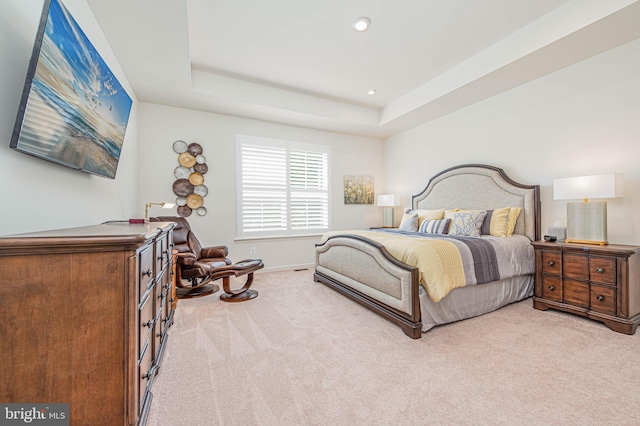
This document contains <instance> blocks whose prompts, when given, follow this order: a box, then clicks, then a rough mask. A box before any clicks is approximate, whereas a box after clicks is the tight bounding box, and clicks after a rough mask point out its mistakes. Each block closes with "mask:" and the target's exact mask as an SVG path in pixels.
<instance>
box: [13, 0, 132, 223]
mask: <svg viewBox="0 0 640 426" xmlns="http://www.w3.org/2000/svg"><path fill="white" fill-rule="evenodd" d="M43 4H44V1H43V0H29V1H24V0H3V1H2V7H1V8H0V200H1V201H0V219H1V220H0V235H6V234H13V233H18V232H28V231H38V230H44V229H53V228H65V227H72V226H82V225H91V224H96V223H99V222H103V221H106V220H110V219H122V218H128V217H130V216H131V215H132V214H133V211H132V209H133V208H135V206H136V205H137V203H138V201H137V186H136V182H137V179H138V156H137V132H138V127H137V102H136V100H135V96H134V93H133V90H132V89H131V87H130V86H129V84H128V82H127V80H126V78H125V76H124V74H123V72H122V70H121V68H120V66H119V64H118V62H117V60H116V58H115V57H114V55H113V52H112V51H111V49H110V48H109V45H108V43H107V41H106V40H105V38H104V35H103V34H102V31H101V30H100V27H99V26H98V24H97V22H96V20H95V18H94V16H93V14H92V13H91V10H90V9H89V7H88V5H87V4H86V2H85V0H65V2H64V4H65V5H66V6H67V8H68V9H69V11H70V12H71V14H72V15H73V16H74V18H75V19H76V21H77V22H78V24H79V25H80V27H81V28H82V29H83V30H84V32H85V34H86V35H87V37H88V38H89V40H91V42H92V43H93V45H94V46H95V47H96V49H97V50H98V51H99V52H100V54H101V56H102V57H103V59H104V60H105V62H106V63H107V64H108V65H109V67H110V68H111V71H112V72H113V73H114V74H115V75H116V77H117V78H118V80H119V81H120V83H121V84H122V85H123V87H125V89H126V90H127V92H128V93H129V96H131V97H132V98H134V104H133V110H132V113H131V118H130V122H129V126H128V128H127V135H126V138H125V141H124V146H123V151H122V155H121V161H120V165H119V167H118V172H117V175H116V179H115V180H111V179H106V178H101V177H98V176H92V175H89V174H86V173H83V172H79V171H76V170H73V169H70V168H67V167H63V166H60V165H57V164H54V163H51V162H48V161H45V160H41V159H38V158H35V157H31V156H29V155H26V154H23V153H20V152H17V151H14V150H12V149H10V148H9V143H10V140H11V134H12V132H13V126H14V122H15V119H16V114H17V111H18V104H19V103H20V97H21V94H22V88H23V85H24V81H25V76H26V72H27V67H28V64H29V59H30V58H31V52H32V50H33V43H34V40H35V35H36V30H37V27H38V22H39V19H40V15H41V13H42V6H43Z"/></svg>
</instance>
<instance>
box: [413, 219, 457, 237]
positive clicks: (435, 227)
mask: <svg viewBox="0 0 640 426" xmlns="http://www.w3.org/2000/svg"><path fill="white" fill-rule="evenodd" d="M450 223H451V220H450V219H440V220H429V219H425V220H423V221H422V223H421V224H420V229H418V232H422V233H423V234H446V233H447V232H449V224H450Z"/></svg>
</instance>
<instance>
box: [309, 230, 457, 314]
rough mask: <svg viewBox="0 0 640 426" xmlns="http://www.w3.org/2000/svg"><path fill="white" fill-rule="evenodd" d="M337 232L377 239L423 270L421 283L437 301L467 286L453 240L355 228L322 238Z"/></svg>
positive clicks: (399, 256) (397, 254)
mask: <svg viewBox="0 0 640 426" xmlns="http://www.w3.org/2000/svg"><path fill="white" fill-rule="evenodd" d="M336 235H358V236H361V237H364V238H368V239H370V240H373V241H376V242H378V243H380V244H382V245H384V246H385V248H386V249H387V251H388V252H389V253H390V254H391V255H392V256H393V257H395V258H396V259H398V260H399V261H400V262H402V263H405V264H407V265H410V266H416V267H417V268H418V270H419V271H420V283H421V284H422V286H423V287H424V288H425V290H426V291H427V294H428V295H429V297H430V298H431V300H433V301H434V302H439V301H440V300H441V299H442V298H443V297H445V296H446V295H447V294H449V292H450V291H451V290H453V289H454V288H457V287H464V285H465V277H464V269H463V266H462V258H461V256H460V252H459V251H458V248H457V247H456V246H455V245H454V244H453V243H451V242H449V241H442V240H436V239H433V240H432V239H421V238H411V237H405V236H403V235H395V234H387V233H383V232H373V231H351V230H350V231H332V232H327V233H326V234H324V235H323V236H322V241H323V242H324V241H326V240H327V239H328V238H330V237H332V236H336Z"/></svg>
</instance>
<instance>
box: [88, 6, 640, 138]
mask: <svg viewBox="0 0 640 426" xmlns="http://www.w3.org/2000/svg"><path fill="white" fill-rule="evenodd" d="M87 2H88V4H89V6H90V7H91V9H92V11H93V13H94V15H95V17H96V19H97V21H98V23H99V24H100V26H101V28H102V30H103V32H104V34H105V36H106V38H107V40H108V41H109V44H110V45H111V48H112V49H113V51H114V53H115V54H116V56H117V58H118V60H119V62H120V65H121V66H122V68H123V70H124V72H125V74H126V76H127V79H128V80H129V83H130V84H131V85H132V87H133V89H134V91H135V93H136V96H137V97H138V99H139V100H140V101H144V102H152V103H159V104H166V105H174V106H179V107H184V108H192V109H198V110H203V111H210V112H216V113H223V114H231V115H237V116H243V117H249V118H255V119H262V120H269V121H274V122H279V123H286V124H292V125H299V126H305V127H311V128H318V129H325V130H332V131H340V132H347V133H354V134H361V135H367V136H375V137H386V136H389V135H392V134H394V133H397V132H400V131H403V130H406V129H409V128H411V127H413V126H416V125H418V124H420V123H423V122H427V121H429V120H433V119H435V118H437V117H440V116H442V115H445V114H448V113H450V112H452V111H455V110H457V109H460V108H464V107H466V106H468V105H471V104H473V103H476V102H479V101H481V100H483V99H486V98H488V97H490V96H493V95H496V94H498V93H500V92H503V91H505V90H508V89H511V88H513V87H516V86H518V85H521V84H524V83H526V82H528V81H531V80H533V79H536V78H539V77H541V76H544V75H546V74H549V73H551V72H554V71H556V70H558V69H561V68H563V67H565V66H568V65H571V64H573V63H576V62H578V61H581V60H584V59H586V58H589V57H591V56H593V55H596V54H598V53H601V52H603V51H606V50H608V49H611V48H614V47H616V46H619V45H621V44H624V43H627V42H629V41H631V40H634V39H636V38H639V37H640V25H639V24H638V22H640V0H607V1H602V0H516V1H514V0H447V1H445V0H393V1H391V0H269V1H265V0H110V1H108V2H105V1H104V0H87ZM359 16H367V17H369V18H370V19H371V21H372V25H371V28H370V29H369V30H368V31H366V32H363V33H358V32H356V31H354V30H353V29H352V26H351V25H352V22H353V20H354V19H355V18H357V17H359ZM369 89H375V90H376V91H377V92H376V94H375V95H368V94H367V91H368V90H369Z"/></svg>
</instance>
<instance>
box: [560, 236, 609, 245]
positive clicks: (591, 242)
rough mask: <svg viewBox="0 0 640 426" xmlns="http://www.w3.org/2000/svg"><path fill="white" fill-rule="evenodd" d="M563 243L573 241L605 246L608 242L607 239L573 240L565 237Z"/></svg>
mask: <svg viewBox="0 0 640 426" xmlns="http://www.w3.org/2000/svg"><path fill="white" fill-rule="evenodd" d="M564 242H565V243H574V244H591V245H595V246H606V245H607V244H609V241H592V240H574V239H569V238H567V239H566V240H564Z"/></svg>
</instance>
